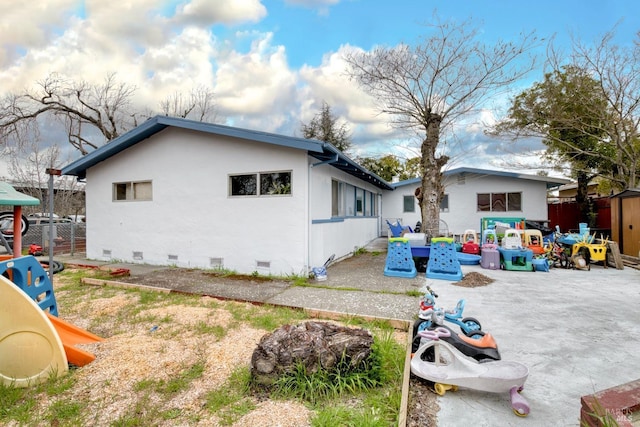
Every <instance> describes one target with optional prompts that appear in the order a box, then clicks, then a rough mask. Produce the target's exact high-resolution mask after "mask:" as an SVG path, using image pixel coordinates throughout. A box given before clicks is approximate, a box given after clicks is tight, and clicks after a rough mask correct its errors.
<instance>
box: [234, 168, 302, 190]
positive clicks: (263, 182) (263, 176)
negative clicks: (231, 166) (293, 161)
mask: <svg viewBox="0 0 640 427" xmlns="http://www.w3.org/2000/svg"><path fill="white" fill-rule="evenodd" d="M258 183H260V185H258ZM229 192H230V194H231V196H275V195H282V194H291V172H261V173H252V174H244V175H231V176H229Z"/></svg>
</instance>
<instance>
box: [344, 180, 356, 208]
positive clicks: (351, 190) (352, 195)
mask: <svg viewBox="0 0 640 427" xmlns="http://www.w3.org/2000/svg"><path fill="white" fill-rule="evenodd" d="M344 190H345V191H344V193H345V194H344V195H345V208H346V209H345V215H346V216H355V214H356V187H354V186H353V185H349V184H345V185H344Z"/></svg>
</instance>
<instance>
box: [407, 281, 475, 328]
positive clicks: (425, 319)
mask: <svg viewBox="0 0 640 427" xmlns="http://www.w3.org/2000/svg"><path fill="white" fill-rule="evenodd" d="M436 298H438V294H436V293H435V292H434V291H433V290H432V289H431V288H430V287H429V286H427V292H425V294H424V296H423V297H422V300H421V301H420V312H419V313H418V321H417V322H419V323H420V326H419V328H418V329H419V330H425V329H429V328H430V327H431V326H432V325H433V322H432V311H436V312H437V311H442V312H443V314H444V320H445V321H447V322H451V323H454V324H456V325H458V326H460V329H461V330H462V332H463V333H464V334H465V335H466V336H468V337H471V338H482V336H483V335H484V332H482V325H481V324H480V322H479V321H478V319H476V318H475V317H462V313H463V312H464V306H465V300H464V299H460V300H458V303H457V304H456V306H455V307H454V308H453V309H451V310H443V309H442V308H439V307H436Z"/></svg>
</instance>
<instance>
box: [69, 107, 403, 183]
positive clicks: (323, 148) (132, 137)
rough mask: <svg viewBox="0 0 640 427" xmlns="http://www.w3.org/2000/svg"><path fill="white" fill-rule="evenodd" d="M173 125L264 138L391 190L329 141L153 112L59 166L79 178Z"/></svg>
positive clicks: (250, 138)
mask: <svg viewBox="0 0 640 427" xmlns="http://www.w3.org/2000/svg"><path fill="white" fill-rule="evenodd" d="M170 126H171V127H177V128H181V129H187V130H193V131H196V132H203V133H209V134H212V135H224V136H228V137H232V138H240V139H246V140H250V141H257V142H264V143H267V144H274V145H279V146H283V147H289V148H295V149H299V150H305V151H307V153H308V154H309V155H310V156H313V157H315V158H316V159H318V160H321V161H329V160H331V159H336V158H337V159H336V160H335V161H331V162H328V163H329V164H331V165H332V166H333V167H335V168H337V169H340V170H342V171H344V172H346V173H348V174H350V175H352V176H355V177H357V178H360V179H361V180H364V181H367V182H369V183H371V184H373V185H375V186H377V187H378V188H381V189H385V190H391V189H392V187H391V186H390V185H389V183H387V182H386V181H385V180H383V179H382V178H380V177H379V176H377V175H376V174H374V173H372V172H369V171H368V170H367V169H365V168H363V167H362V166H360V165H358V164H357V163H355V162H354V161H353V160H351V159H350V158H348V157H347V156H345V155H344V154H343V153H342V152H341V151H340V150H338V149H337V148H335V147H334V146H333V145H331V144H329V143H326V142H323V141H318V140H313V139H306V138H296V137H290V136H283V135H277V134H273V133H268V132H261V131H255V130H249V129H242V128H235V127H230V126H225V125H219V124H214V123H205V122H197V121H193V120H187V119H182V118H177V117H168V116H155V117H153V118H151V119H149V120H147V121H146V122H144V123H143V124H141V125H140V126H138V127H136V128H134V129H132V130H130V131H129V132H127V133H125V134H123V135H121V136H119V137H118V138H115V139H113V140H112V141H110V142H108V143H107V144H105V145H103V146H102V147H100V148H98V149H96V150H95V151H92V152H91V153H89V154H87V155H85V156H83V157H81V158H80V159H78V160H76V161H74V162H72V163H70V164H69V165H67V166H66V167H64V168H63V169H62V174H63V175H74V176H77V177H79V178H84V177H85V176H86V171H87V169H89V168H91V167H93V166H95V165H97V164H98V163H100V162H102V161H104V160H107V159H108V158H110V157H111V156H114V155H116V154H118V153H120V152H122V151H124V150H126V149H127V148H129V147H132V146H134V145H135V144H137V143H139V142H140V141H143V140H145V139H147V138H149V137H151V136H153V135H155V134H156V133H158V132H161V131H163V130H164V129H166V128H167V127H170Z"/></svg>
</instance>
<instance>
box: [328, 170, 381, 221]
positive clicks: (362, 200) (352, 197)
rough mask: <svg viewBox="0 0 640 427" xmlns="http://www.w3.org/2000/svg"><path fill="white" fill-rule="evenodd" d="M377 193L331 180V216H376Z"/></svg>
mask: <svg viewBox="0 0 640 427" xmlns="http://www.w3.org/2000/svg"><path fill="white" fill-rule="evenodd" d="M377 200H378V199H377V195H376V194H375V193H372V192H371V191H367V190H365V189H363V188H359V187H355V186H353V185H350V184H347V183H344V182H341V181H338V180H335V179H333V180H331V216H332V217H334V218H335V217H338V218H341V217H349V216H376V214H377V212H378V208H377V205H376V202H377Z"/></svg>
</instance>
